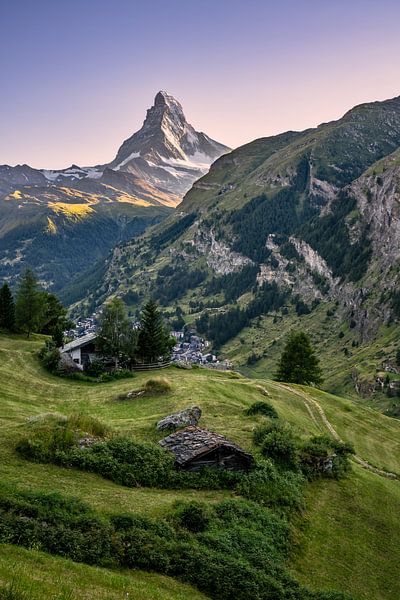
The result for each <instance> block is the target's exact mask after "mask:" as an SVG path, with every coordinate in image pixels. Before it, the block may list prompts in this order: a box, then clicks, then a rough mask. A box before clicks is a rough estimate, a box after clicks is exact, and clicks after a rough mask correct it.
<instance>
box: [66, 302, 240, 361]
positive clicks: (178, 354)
mask: <svg viewBox="0 0 400 600" xmlns="http://www.w3.org/2000/svg"><path fill="white" fill-rule="evenodd" d="M98 325H99V321H98V316H97V315H96V314H93V315H91V316H90V317H84V318H83V317H82V318H78V320H77V321H76V324H75V327H73V328H72V329H69V330H68V331H65V336H66V337H67V338H70V339H72V341H71V342H69V343H68V344H66V345H65V346H64V348H63V352H67V353H68V354H70V357H71V358H72V360H73V361H74V362H76V364H78V365H80V366H82V367H83V366H84V361H85V360H86V361H87V360H90V359H91V358H94V357H95V350H94V348H95V342H96V331H97V328H98ZM138 325H139V323H132V326H133V327H137V326H138ZM171 335H172V336H173V337H174V338H175V340H176V344H175V346H174V348H173V350H172V356H171V361H172V362H173V363H178V364H186V365H203V366H207V367H214V368H217V369H228V368H230V367H231V365H230V364H228V363H227V362H226V361H220V360H218V358H217V356H216V355H215V354H213V353H212V352H210V342H208V341H207V340H205V339H204V338H202V337H200V336H198V335H197V333H196V331H193V330H187V331H184V330H182V331H172V332H171Z"/></svg>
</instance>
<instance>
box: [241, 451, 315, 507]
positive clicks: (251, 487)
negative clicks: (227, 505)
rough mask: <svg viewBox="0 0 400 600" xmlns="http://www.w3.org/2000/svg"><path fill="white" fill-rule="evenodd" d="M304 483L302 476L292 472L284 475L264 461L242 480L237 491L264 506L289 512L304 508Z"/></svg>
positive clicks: (268, 461) (270, 462)
mask: <svg viewBox="0 0 400 600" xmlns="http://www.w3.org/2000/svg"><path fill="white" fill-rule="evenodd" d="M303 483H304V480H303V477H302V476H301V475H300V474H298V473H293V472H290V471H289V472H284V473H282V472H280V471H279V470H278V469H277V468H276V466H275V465H274V463H273V462H272V461H271V460H265V459H264V460H262V461H259V462H258V464H257V466H256V468H255V469H253V471H251V472H250V473H248V474H247V475H245V476H244V477H243V478H242V479H241V481H240V483H239V484H238V485H237V486H236V491H237V492H238V493H239V494H240V495H242V496H244V497H245V498H248V499H249V500H254V501H255V502H258V503H259V504H261V505H263V506H270V507H276V508H278V507H279V509H282V510H284V511H287V509H300V508H301V507H302V506H303V502H304V501H303V492H302V486H303Z"/></svg>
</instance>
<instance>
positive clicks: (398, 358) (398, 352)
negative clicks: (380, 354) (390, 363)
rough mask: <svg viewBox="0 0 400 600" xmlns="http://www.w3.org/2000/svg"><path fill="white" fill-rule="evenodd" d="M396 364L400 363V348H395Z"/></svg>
mask: <svg viewBox="0 0 400 600" xmlns="http://www.w3.org/2000/svg"><path fill="white" fill-rule="evenodd" d="M396 365H398V366H399V365H400V348H397V350H396Z"/></svg>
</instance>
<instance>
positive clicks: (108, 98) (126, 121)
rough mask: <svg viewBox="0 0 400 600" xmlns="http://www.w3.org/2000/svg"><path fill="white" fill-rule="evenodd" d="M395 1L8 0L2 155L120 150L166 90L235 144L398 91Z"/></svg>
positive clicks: (2, 19) (196, 121)
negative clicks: (160, 93) (12, 0)
mask: <svg viewBox="0 0 400 600" xmlns="http://www.w3.org/2000/svg"><path fill="white" fill-rule="evenodd" d="M399 23H400V2H398V0H380V1H377V0H375V1H373V0H347V1H346V2H345V1H344V0H335V1H328V0H319V1H317V0H297V1H295V0H280V1H279V2H272V1H269V0H246V1H245V0H202V1H201V2H199V1H195V0H169V1H168V2H166V1H162V0H153V1H152V2H151V3H150V2H148V1H142V0H115V1H114V2H112V3H111V2H108V1H107V2H106V1H105V0H87V1H86V2H82V1H79V0H69V2H62V1H61V0H60V1H50V0H36V1H35V2H31V1H30V0H26V1H23V0H14V2H13V3H12V5H11V3H7V6H6V3H5V2H2V3H0V73H1V94H0V164H3V163H7V164H11V165H15V164H19V163H28V164H30V165H32V166H34V167H39V168H44V167H46V168H63V167H66V166H69V165H70V164H72V163H76V164H79V165H91V164H97V163H104V162H108V161H110V160H111V159H113V158H114V156H115V154H116V151H117V149H118V147H119V146H120V144H121V143H122V141H123V140H124V139H126V138H127V137H129V136H130V135H131V134H132V133H133V132H134V131H136V130H137V129H139V128H140V126H141V125H142V122H143V119H144V117H145V111H146V109H147V108H148V107H149V106H150V105H151V104H152V101H153V98H154V95H155V93H156V92H157V91H158V90H159V89H164V90H167V91H168V92H169V93H171V94H172V95H174V96H175V97H176V98H177V99H178V100H179V101H180V102H181V103H182V105H183V108H184V111H185V114H186V117H187V119H188V120H189V122H191V123H192V124H193V125H194V126H195V127H196V129H198V130H201V131H205V132H206V133H207V134H208V135H210V136H211V137H213V138H214V139H216V140H218V141H221V142H224V143H226V144H227V145H230V146H231V147H236V146H238V145H241V144H243V143H246V142H248V141H251V140H252V139H255V138H257V137H261V136H267V135H273V134H276V133H279V132H281V131H284V130H288V129H298V130H299V129H305V128H307V127H313V126H316V125H318V124H319V123H321V122H323V121H328V120H332V119H336V118H338V117H340V116H341V115H342V114H343V113H344V112H346V111H347V110H348V109H350V108H351V107H352V106H354V105H355V104H359V103H361V102H367V101H371V100H383V99H385V98H389V97H393V96H397V95H400V60H399V58H400V35H399Z"/></svg>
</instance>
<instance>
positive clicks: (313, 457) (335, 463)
mask: <svg viewBox="0 0 400 600" xmlns="http://www.w3.org/2000/svg"><path fill="white" fill-rule="evenodd" d="M351 454H354V448H353V446H352V445H351V444H343V443H341V442H338V441H336V440H332V439H331V438H329V437H328V436H323V435H321V436H315V437H313V438H311V439H310V440H308V441H307V442H305V443H304V444H303V445H302V447H301V449H300V451H299V460H300V468H301V470H302V472H303V473H304V475H305V476H306V477H307V478H308V479H316V478H317V477H334V478H336V479H339V478H340V477H343V476H344V475H345V474H346V473H347V472H348V471H349V469H350V462H349V457H350V455H351Z"/></svg>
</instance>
